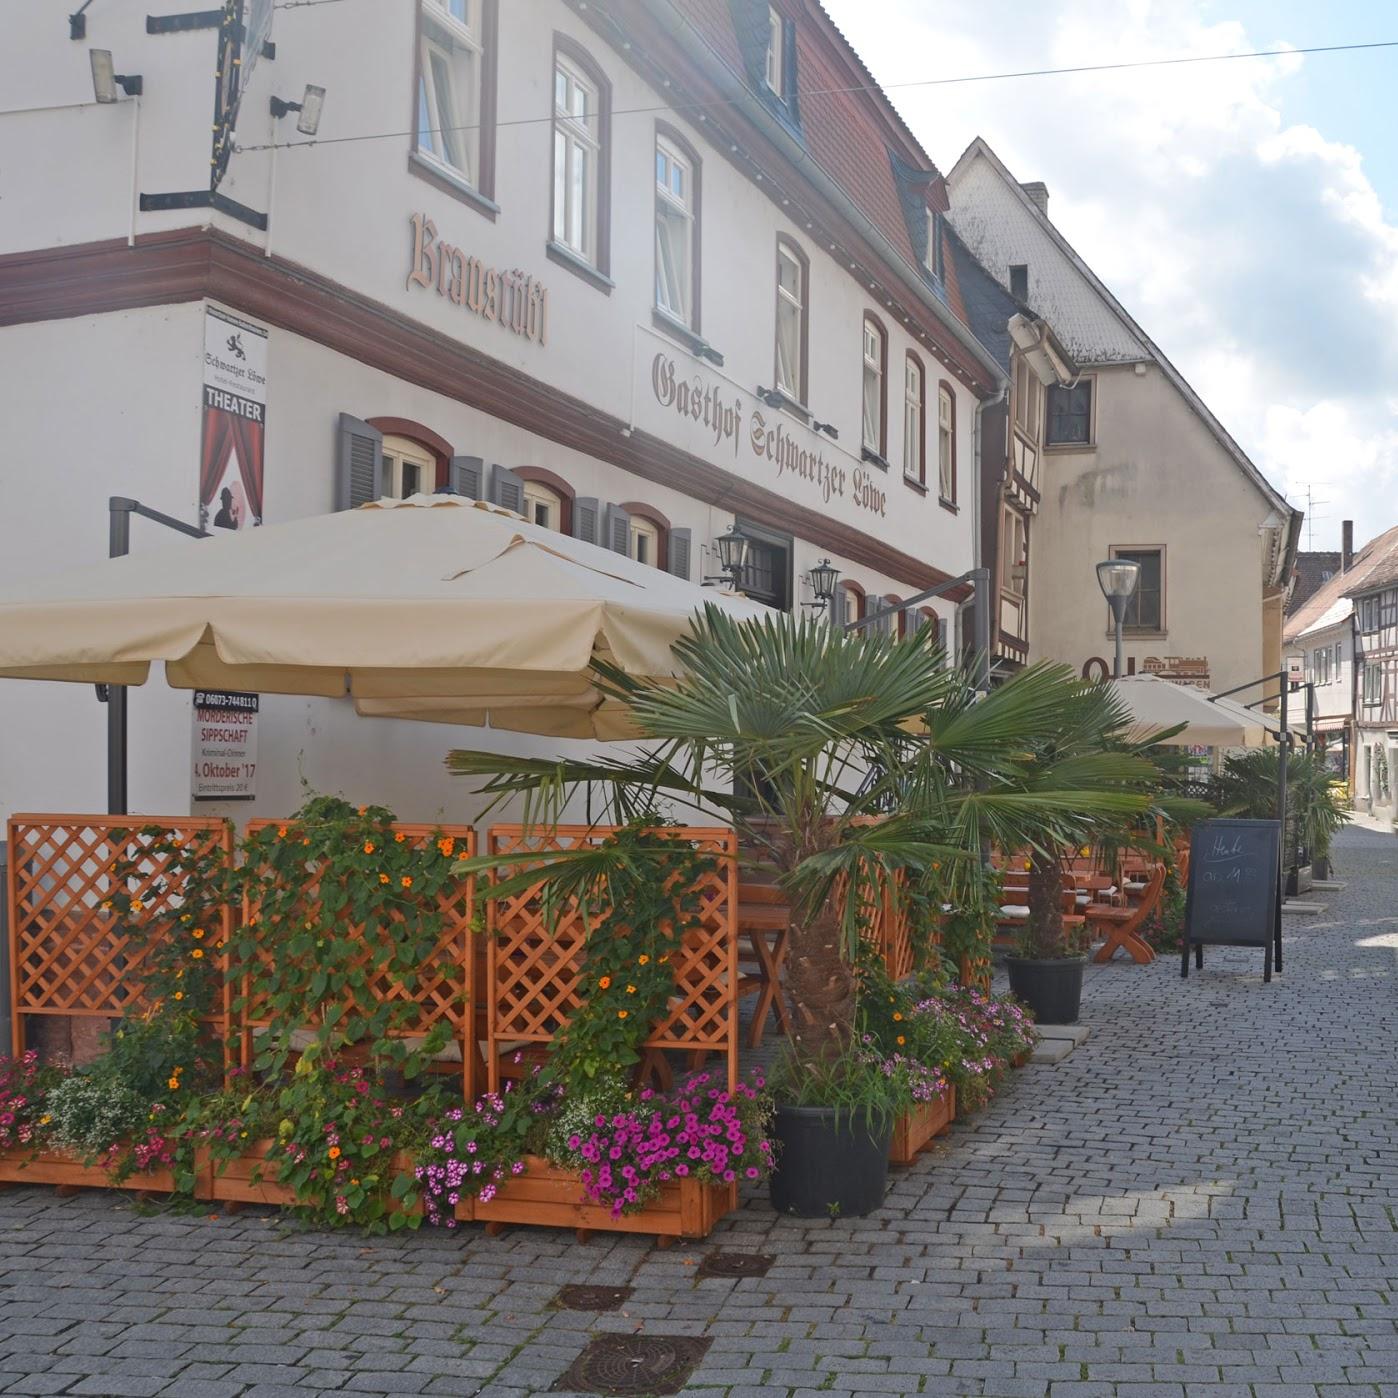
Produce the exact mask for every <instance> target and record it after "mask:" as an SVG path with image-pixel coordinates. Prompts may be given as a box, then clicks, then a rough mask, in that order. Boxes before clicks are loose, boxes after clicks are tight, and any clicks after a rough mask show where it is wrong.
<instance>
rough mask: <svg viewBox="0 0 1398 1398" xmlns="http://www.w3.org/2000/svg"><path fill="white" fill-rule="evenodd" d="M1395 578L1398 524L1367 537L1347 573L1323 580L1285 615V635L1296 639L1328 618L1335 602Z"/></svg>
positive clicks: (1396, 578) (1397, 573)
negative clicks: (1368, 538) (1367, 539)
mask: <svg viewBox="0 0 1398 1398" xmlns="http://www.w3.org/2000/svg"><path fill="white" fill-rule="evenodd" d="M1395 582H1398V525H1395V526H1394V527H1393V528H1392V529H1389V530H1387V531H1386V532H1385V533H1383V534H1380V535H1378V537H1377V538H1373V539H1370V540H1369V542H1368V543H1367V544H1365V545H1364V547H1363V548H1362V549H1360V550H1359V552H1358V553H1357V554H1355V556H1354V562H1353V563H1352V564H1351V565H1350V569H1349V571H1348V572H1347V573H1336V574H1335V576H1334V577H1333V578H1331V579H1330V580H1329V581H1328V582H1325V583H1322V584H1321V585H1320V587H1318V588H1317V589H1316V590H1315V591H1314V592H1313V593H1312V594H1311V595H1310V597H1308V598H1307V599H1306V601H1305V602H1304V603H1303V604H1302V605H1301V606H1300V607H1298V608H1297V609H1296V611H1295V612H1293V613H1292V614H1291V616H1289V617H1288V618H1287V619H1286V629H1285V639H1286V641H1287V642H1291V641H1294V640H1296V638H1297V637H1299V636H1303V635H1304V634H1305V633H1306V632H1308V631H1310V630H1312V629H1313V628H1314V627H1315V625H1316V623H1317V622H1319V621H1320V619H1321V618H1322V617H1328V618H1330V621H1331V622H1333V620H1334V619H1335V618H1333V617H1331V616H1330V614H1331V611H1332V608H1333V607H1334V604H1335V603H1336V602H1339V601H1341V600H1342V599H1344V598H1347V597H1353V596H1354V595H1355V594H1356V593H1359V592H1366V591H1368V590H1369V589H1371V588H1375V587H1385V586H1389V585H1391V584H1392V583H1395Z"/></svg>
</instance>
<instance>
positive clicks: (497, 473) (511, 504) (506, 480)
mask: <svg viewBox="0 0 1398 1398" xmlns="http://www.w3.org/2000/svg"><path fill="white" fill-rule="evenodd" d="M490 498H491V499H492V500H493V501H494V502H495V503H496V504H497V505H501V506H503V507H504V508H505V509H507V510H513V511H514V512H515V513H516V514H517V515H522V514H523V513H524V481H523V479H522V478H521V477H519V476H517V475H515V473H514V472H513V471H507V470H506V469H505V467H503V466H501V465H499V464H498V463H497V464H496V465H494V466H492V467H491V468H490Z"/></svg>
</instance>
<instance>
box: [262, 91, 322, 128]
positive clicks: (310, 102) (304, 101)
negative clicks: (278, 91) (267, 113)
mask: <svg viewBox="0 0 1398 1398" xmlns="http://www.w3.org/2000/svg"><path fill="white" fill-rule="evenodd" d="M324 106H325V89H324V88H323V87H317V86H316V85H315V84H314V83H307V84H306V91H305V93H304V94H303V95H302V97H301V100H300V101H299V102H284V101H282V99H281V98H280V97H274V98H272V115H273V116H274V117H276V118H277V119H278V120H280V119H281V118H282V117H284V116H286V115H287V113H288V112H299V113H300V115H299V116H298V117H297V118H296V129H297V130H298V131H299V132H300V133H301V134H302V135H303V136H314V135H315V134H316V132H317V131H319V130H320V113H321V108H322V107H324Z"/></svg>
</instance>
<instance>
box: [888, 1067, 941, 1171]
mask: <svg viewBox="0 0 1398 1398" xmlns="http://www.w3.org/2000/svg"><path fill="white" fill-rule="evenodd" d="M955 1116H956V1089H955V1088H954V1087H951V1086H948V1088H947V1090H946V1091H945V1092H943V1093H942V1095H941V1096H940V1097H938V1098H937V1099H936V1100H935V1101H933V1102H921V1103H919V1104H918V1105H917V1106H916V1107H914V1108H913V1109H912V1111H910V1112H904V1113H903V1115H902V1116H900V1117H899V1118H898V1120H897V1122H896V1124H895V1125H894V1127H893V1141H892V1143H891V1144H890V1146H889V1148H888V1158H889V1161H890V1162H891V1163H892V1164H894V1165H911V1164H912V1163H913V1161H914V1160H915V1159H916V1158H917V1154H918V1152H919V1151H920V1150H922V1148H923V1147H924V1146H925V1145H926V1144H927V1143H928V1141H930V1140H931V1139H932V1138H933V1137H934V1136H940V1135H941V1134H942V1132H943V1131H945V1130H946V1129H947V1127H949V1126H950V1125H951V1123H952V1120H953V1119H954V1118H955Z"/></svg>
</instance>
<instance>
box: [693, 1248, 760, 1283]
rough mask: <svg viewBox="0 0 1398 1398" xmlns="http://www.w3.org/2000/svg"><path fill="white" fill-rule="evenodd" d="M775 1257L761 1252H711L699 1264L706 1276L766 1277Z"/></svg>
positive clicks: (703, 1275) (701, 1272)
mask: <svg viewBox="0 0 1398 1398" xmlns="http://www.w3.org/2000/svg"><path fill="white" fill-rule="evenodd" d="M775 1260H776V1259H775V1258H771V1257H768V1256H766V1254H765V1253H760V1252H711V1253H708V1254H707V1255H706V1256H705V1258H704V1260H703V1261H702V1262H701V1263H700V1264H699V1272H698V1275H699V1277H700V1279H701V1280H702V1279H703V1278H704V1277H765V1276H766V1275H767V1270H768V1268H769V1267H771V1265H772V1263H773V1262H774V1261H775Z"/></svg>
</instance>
